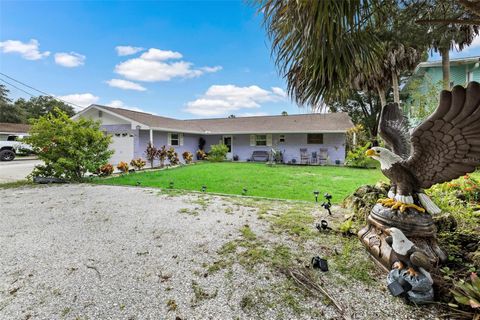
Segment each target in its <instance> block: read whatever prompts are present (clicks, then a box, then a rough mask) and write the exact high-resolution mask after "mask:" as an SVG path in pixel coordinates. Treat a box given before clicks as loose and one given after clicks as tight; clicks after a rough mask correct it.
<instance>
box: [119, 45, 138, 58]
mask: <svg viewBox="0 0 480 320" xmlns="http://www.w3.org/2000/svg"><path fill="white" fill-rule="evenodd" d="M115 50H116V51H117V54H118V55H119V56H129V55H132V54H135V53H137V52H140V51H143V50H144V49H143V48H142V47H132V46H117V47H115Z"/></svg>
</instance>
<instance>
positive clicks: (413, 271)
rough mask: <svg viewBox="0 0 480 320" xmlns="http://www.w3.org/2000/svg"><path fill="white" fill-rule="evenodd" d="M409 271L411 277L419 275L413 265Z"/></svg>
mask: <svg viewBox="0 0 480 320" xmlns="http://www.w3.org/2000/svg"><path fill="white" fill-rule="evenodd" d="M407 273H408V274H409V275H410V277H412V278H413V277H415V278H417V277H418V272H417V271H415V269H414V268H412V267H410V268H408V269H407Z"/></svg>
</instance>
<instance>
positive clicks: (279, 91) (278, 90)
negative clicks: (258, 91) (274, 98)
mask: <svg viewBox="0 0 480 320" xmlns="http://www.w3.org/2000/svg"><path fill="white" fill-rule="evenodd" d="M272 92H273V93H275V94H276V95H279V96H280V97H282V98H286V97H287V93H286V92H285V90H283V89H282V88H279V87H272Z"/></svg>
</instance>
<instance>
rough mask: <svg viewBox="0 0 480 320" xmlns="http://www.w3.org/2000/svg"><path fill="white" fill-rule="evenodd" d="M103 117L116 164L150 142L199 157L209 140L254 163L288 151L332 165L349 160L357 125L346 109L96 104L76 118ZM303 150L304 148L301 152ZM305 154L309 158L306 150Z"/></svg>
mask: <svg viewBox="0 0 480 320" xmlns="http://www.w3.org/2000/svg"><path fill="white" fill-rule="evenodd" d="M78 117H86V118H91V119H94V120H100V121H101V124H102V129H103V130H105V132H106V133H108V134H111V135H112V137H113V142H112V145H111V148H112V149H113V150H115V153H114V155H113V156H112V158H111V160H110V162H111V163H112V164H114V165H116V164H117V163H119V162H120V161H128V162H129V161H130V160H131V159H133V158H144V159H145V150H146V149H147V145H148V143H149V142H152V143H153V145H155V146H156V147H161V146H163V145H165V146H167V147H170V146H173V147H174V148H175V150H176V151H177V152H178V154H179V158H180V159H181V160H183V159H182V157H181V154H182V153H183V152H184V151H189V152H191V153H192V154H194V155H195V153H196V151H197V150H198V149H199V140H200V138H203V139H204V140H205V147H204V150H205V151H206V152H208V151H209V150H210V146H211V145H213V144H218V143H223V144H225V145H227V146H228V148H229V153H228V154H227V158H228V159H233V158H234V156H236V157H235V158H238V160H239V161H248V160H250V159H251V158H252V154H253V152H254V151H267V152H270V151H271V149H272V147H273V148H275V149H276V150H279V151H281V152H282V153H283V161H284V162H286V163H287V162H296V163H300V162H301V160H302V159H305V154H307V157H309V158H310V157H311V156H313V155H312V153H316V154H317V157H318V155H319V154H320V153H321V152H322V151H323V154H326V155H327V156H328V160H329V161H330V163H335V162H339V163H343V162H344V160H345V133H346V132H347V130H348V129H350V128H352V127H353V124H352V122H351V121H350V118H349V117H348V115H347V114H346V113H322V114H320V113H312V114H298V115H279V116H256V117H238V118H217V119H194V120H178V119H172V118H167V117H162V116H157V115H153V114H149V113H144V112H138V111H132V110H127V109H121V108H113V107H107V106H101V105H96V104H94V105H91V106H89V107H88V108H86V109H84V110H82V111H81V112H79V113H78V114H76V115H75V116H73V119H76V118H78ZM301 149H302V150H301ZM301 151H302V152H303V157H302V154H301Z"/></svg>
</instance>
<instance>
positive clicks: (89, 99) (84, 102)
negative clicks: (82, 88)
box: [57, 93, 100, 111]
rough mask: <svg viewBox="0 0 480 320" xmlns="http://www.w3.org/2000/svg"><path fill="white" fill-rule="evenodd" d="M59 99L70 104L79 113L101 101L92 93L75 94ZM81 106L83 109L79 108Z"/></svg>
mask: <svg viewBox="0 0 480 320" xmlns="http://www.w3.org/2000/svg"><path fill="white" fill-rule="evenodd" d="M57 98H59V99H62V100H63V101H66V102H68V103H71V104H72V106H73V107H74V108H75V109H76V110H77V111H78V110H79V109H83V108H86V107H88V106H89V105H91V104H94V103H97V102H98V100H99V99H100V98H99V97H97V96H95V95H93V94H91V93H73V94H68V95H65V96H57ZM77 106H80V107H81V108H79V107H77Z"/></svg>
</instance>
